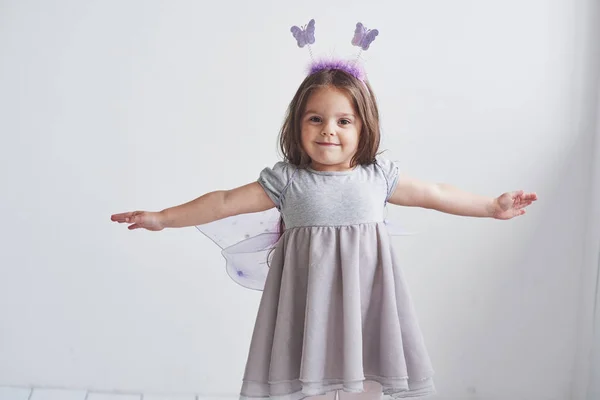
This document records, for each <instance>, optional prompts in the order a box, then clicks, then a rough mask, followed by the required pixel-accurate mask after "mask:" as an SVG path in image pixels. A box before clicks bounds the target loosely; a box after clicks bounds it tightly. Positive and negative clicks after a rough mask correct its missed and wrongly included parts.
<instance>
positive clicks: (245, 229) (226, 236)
mask: <svg viewBox="0 0 600 400" xmlns="http://www.w3.org/2000/svg"><path fill="white" fill-rule="evenodd" d="M279 218H280V213H279V210H278V209H276V208H272V209H270V210H267V211H263V212H259V213H250V214H240V215H235V216H233V217H228V218H223V219H220V220H217V221H214V222H210V223H208V224H203V225H197V226H196V228H197V229H198V230H199V231H200V232H202V233H203V234H204V235H205V236H206V237H208V238H209V239H210V240H212V241H213V242H214V243H215V244H216V245H217V246H219V247H220V248H221V254H222V255H223V257H224V258H225V262H226V270H227V273H228V274H229V276H230V277H231V279H233V280H234V281H235V282H237V283H238V284H240V285H242V286H244V287H246V288H249V289H254V290H262V289H263V287H264V283H265V280H266V277H267V272H268V271H269V266H268V264H267V259H268V256H269V252H270V250H271V249H272V248H273V247H274V246H275V244H276V243H277V241H278V240H279V237H280V234H279Z"/></svg>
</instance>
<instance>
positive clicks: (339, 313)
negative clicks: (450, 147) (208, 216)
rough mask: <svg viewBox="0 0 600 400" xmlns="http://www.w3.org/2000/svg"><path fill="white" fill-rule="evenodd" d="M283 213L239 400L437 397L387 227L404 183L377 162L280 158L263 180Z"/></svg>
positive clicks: (393, 168) (384, 163) (391, 167)
mask: <svg viewBox="0 0 600 400" xmlns="http://www.w3.org/2000/svg"><path fill="white" fill-rule="evenodd" d="M258 182H259V183H260V185H262V187H263V188H264V189H265V191H266V193H267V194H268V195H269V197H270V198H271V199H272V200H273V202H274V203H275V205H276V206H277V208H278V209H279V210H280V212H281V214H282V216H283V219H284V223H285V227H286V229H285V231H284V233H283V236H282V237H281V239H280V240H279V242H278V243H277V245H276V247H275V249H274V251H273V254H272V259H271V263H270V269H269V273H268V275H267V280H266V283H265V287H264V292H263V295H262V299H261V302H260V307H259V310H258V315H257V319H256V325H255V328H254V334H253V336H252V342H251V345H250V350H249V354H248V361H247V364H246V370H245V374H244V381H243V385H242V390H241V396H240V399H241V400H255V399H269V400H300V399H304V398H306V397H309V396H315V395H320V394H325V393H326V392H329V391H333V390H344V391H347V392H362V391H363V383H364V381H366V380H371V381H376V382H379V383H380V384H381V387H382V390H383V394H384V395H387V396H390V397H387V398H404V397H420V396H426V395H431V394H434V393H435V387H434V383H433V379H432V376H433V374H434V371H433V369H432V366H431V361H430V359H429V355H428V353H427V349H426V347H425V344H424V341H423V337H422V334H421V330H420V328H419V324H418V321H417V318H416V315H415V311H414V308H413V305H412V302H411V298H410V293H409V290H408V287H407V285H406V282H405V279H404V277H403V274H402V270H401V268H400V266H399V265H398V262H397V261H396V259H395V257H394V253H393V250H392V246H391V243H390V236H389V234H388V231H387V228H386V225H385V223H384V211H385V204H386V202H387V200H388V198H389V196H390V195H391V194H392V193H393V191H394V189H395V187H396V184H397V182H398V167H397V165H396V163H394V162H391V161H388V160H385V159H378V160H377V162H376V163H373V164H371V165H361V166H357V167H356V168H354V169H353V170H351V171H345V172H322V171H315V170H312V169H304V168H297V167H296V166H293V165H291V164H287V163H283V162H279V163H277V164H276V165H275V166H274V167H273V168H265V169H264V170H263V171H262V172H261V173H260V177H259V179H258Z"/></svg>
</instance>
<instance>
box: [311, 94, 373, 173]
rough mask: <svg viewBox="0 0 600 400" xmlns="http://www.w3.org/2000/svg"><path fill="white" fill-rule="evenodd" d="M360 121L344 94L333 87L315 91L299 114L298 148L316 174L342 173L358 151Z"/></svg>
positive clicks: (349, 100) (348, 97)
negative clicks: (317, 172)
mask: <svg viewBox="0 0 600 400" xmlns="http://www.w3.org/2000/svg"><path fill="white" fill-rule="evenodd" d="M361 128H362V121H361V120H360V118H359V116H358V113H357V112H356V110H355V109H354V107H353V105H352V99H351V98H350V96H348V95H347V94H346V93H345V92H342V91H340V90H338V89H336V88H334V87H324V88H320V89H317V90H315V91H314V92H313V93H312V94H311V95H310V97H309V98H308V101H307V102H306V109H305V111H304V114H303V115H302V123H301V141H302V148H303V149H304V151H305V152H306V153H307V154H308V156H309V157H310V159H311V164H310V167H311V168H313V169H315V170H317V171H344V170H348V169H350V168H351V166H350V162H351V161H352V157H353V156H354V154H355V153H356V151H357V149H358V136H359V134H360V131H361Z"/></svg>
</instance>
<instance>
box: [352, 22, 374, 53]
mask: <svg viewBox="0 0 600 400" xmlns="http://www.w3.org/2000/svg"><path fill="white" fill-rule="evenodd" d="M377 35H379V31H378V30H377V29H373V30H371V29H367V28H366V27H365V26H364V25H363V24H361V23H360V22H358V23H356V29H355V30H354V37H353V38H352V45H353V46H358V47H360V48H361V49H363V50H368V49H369V46H370V45H371V43H373V41H374V40H375V37H377Z"/></svg>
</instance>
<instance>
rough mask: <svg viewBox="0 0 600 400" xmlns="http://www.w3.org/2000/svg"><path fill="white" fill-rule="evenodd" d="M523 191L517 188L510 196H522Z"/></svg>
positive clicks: (516, 197)
mask: <svg viewBox="0 0 600 400" xmlns="http://www.w3.org/2000/svg"><path fill="white" fill-rule="evenodd" d="M524 193H525V191H524V190H517V191H516V192H513V193H512V198H513V199H518V198H521V197H522V196H523V194H524Z"/></svg>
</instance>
